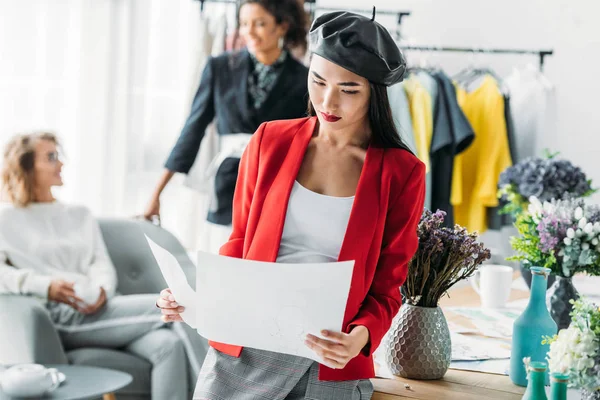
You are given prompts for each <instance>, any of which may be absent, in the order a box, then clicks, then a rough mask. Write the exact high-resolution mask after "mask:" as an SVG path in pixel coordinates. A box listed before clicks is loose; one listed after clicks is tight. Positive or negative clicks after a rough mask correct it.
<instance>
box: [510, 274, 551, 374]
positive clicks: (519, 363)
mask: <svg viewBox="0 0 600 400" xmlns="http://www.w3.org/2000/svg"><path fill="white" fill-rule="evenodd" d="M549 274H550V269H548V268H542V267H531V275H532V279H531V293H530V297H529V303H528V304H527V308H525V311H523V314H521V315H520V316H519V318H517V319H516V321H515V322H514V325H513V337H512V349H511V356H510V371H509V376H510V379H511V380H512V382H513V383H514V384H515V385H519V386H527V372H526V371H525V365H524V364H523V359H524V358H525V357H528V358H530V359H531V361H532V362H534V361H539V362H543V361H544V360H546V353H548V350H550V345H549V344H545V345H543V344H542V340H543V339H542V338H543V337H544V336H554V335H555V334H556V332H557V328H556V322H554V320H553V319H552V317H551V316H550V312H549V311H548V307H546V289H547V287H548V275H549ZM544 375H545V378H544V381H545V384H546V385H549V382H550V380H549V379H548V372H545V374H544Z"/></svg>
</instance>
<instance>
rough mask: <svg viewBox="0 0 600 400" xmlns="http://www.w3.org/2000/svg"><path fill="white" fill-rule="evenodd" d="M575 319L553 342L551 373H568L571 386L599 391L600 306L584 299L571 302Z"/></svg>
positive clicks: (549, 338)
mask: <svg viewBox="0 0 600 400" xmlns="http://www.w3.org/2000/svg"><path fill="white" fill-rule="evenodd" d="M571 303H572V304H573V311H571V318H572V322H571V325H569V327H568V328H567V329H563V330H561V331H560V332H559V333H558V335H554V336H553V337H546V338H544V341H543V344H548V343H549V344H550V351H549V352H548V367H549V369H550V372H553V373H560V374H566V375H569V385H570V386H572V387H575V388H579V389H585V390H588V391H590V392H594V391H596V390H600V307H598V306H596V305H594V304H592V303H589V302H586V301H584V300H582V299H579V300H577V301H571Z"/></svg>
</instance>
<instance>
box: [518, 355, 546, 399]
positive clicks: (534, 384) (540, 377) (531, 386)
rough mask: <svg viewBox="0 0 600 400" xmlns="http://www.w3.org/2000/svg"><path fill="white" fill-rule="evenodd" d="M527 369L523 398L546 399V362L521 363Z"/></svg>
mask: <svg viewBox="0 0 600 400" xmlns="http://www.w3.org/2000/svg"><path fill="white" fill-rule="evenodd" d="M523 366H524V367H525V368H526V369H527V371H528V377H529V382H528V383H527V390H525V393H524V394H523V400H548V397H547V396H546V388H545V386H546V374H547V372H546V369H547V367H546V363H545V362H538V361H532V362H530V363H529V365H527V366H525V365H523Z"/></svg>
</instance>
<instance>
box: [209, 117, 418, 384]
mask: <svg viewBox="0 0 600 400" xmlns="http://www.w3.org/2000/svg"><path fill="white" fill-rule="evenodd" d="M316 122H317V118H316V117H312V118H302V119H294V120H285V121H273V122H266V123H263V124H262V125H260V127H259V128H258V130H257V131H256V133H255V134H254V136H253V137H252V139H251V140H250V143H249V145H248V147H247V148H246V151H245V153H244V155H243V156H242V160H241V162H240V169H239V175H238V180H237V185H236V191H235V195H234V202H233V231H232V234H231V237H230V238H229V241H228V242H227V243H225V244H224V245H223V246H222V247H221V249H220V254H222V255H225V256H229V257H238V258H244V259H249V260H257V261H268V262H274V261H275V260H276V259H277V254H278V252H279V244H280V241H281V234H282V232H283V225H284V222H285V215H286V211H287V205H288V204H287V203H288V199H289V197H290V193H291V190H292V185H293V184H294V181H295V180H296V176H297V175H298V170H299V168H300V165H301V163H302V160H303V158H304V154H305V152H306V148H307V146H308V143H309V141H310V139H311V137H312V135H313V132H314V129H315V125H316ZM424 182H425V166H424V165H423V163H421V162H420V161H419V160H418V159H417V158H416V157H415V156H413V155H412V154H411V153H409V152H408V151H405V150H402V149H382V148H376V147H373V146H371V147H369V148H368V150H367V155H366V159H365V162H364V165H363V169H362V172H361V175H360V178H359V181H358V187H357V189H356V196H355V199H354V204H353V206H352V211H351V213H350V220H349V222H348V227H347V230H346V235H345V237H344V241H343V244H342V248H341V251H340V256H339V261H347V260H355V264H354V272H353V276H352V281H351V286H350V293H349V295H348V302H347V304H346V312H345V315H344V322H343V331H344V332H346V333H348V332H349V331H350V330H351V329H352V327H354V326H356V325H364V326H365V327H367V329H368V330H369V335H370V343H369V345H367V347H366V348H365V349H364V351H363V352H362V353H361V354H359V355H358V356H357V357H356V358H354V359H353V360H351V361H350V362H349V363H348V364H347V365H346V367H345V368H344V369H330V368H327V367H325V366H324V365H321V366H320V370H319V379H320V380H332V381H342V380H355V379H368V378H372V377H374V366H373V359H372V353H373V351H375V350H376V349H377V347H378V346H379V343H380V342H381V339H382V338H383V336H384V335H385V333H386V332H387V330H388V329H389V327H390V325H391V322H392V319H393V318H394V316H395V315H396V313H397V312H398V310H399V309H400V304H401V297H400V290H399V288H400V286H401V285H402V284H403V283H404V281H405V279H406V272H407V269H408V267H407V263H408V261H409V260H410V259H411V257H412V256H413V254H414V253H415V251H416V249H417V245H418V239H417V225H418V223H419V219H420V217H421V213H422V210H423V201H424V196H425V184H424ZM210 344H211V346H212V347H214V348H215V349H217V350H219V351H221V352H224V353H226V354H229V355H231V356H235V357H239V355H240V353H241V351H242V348H241V347H239V346H233V345H228V344H223V343H216V342H210Z"/></svg>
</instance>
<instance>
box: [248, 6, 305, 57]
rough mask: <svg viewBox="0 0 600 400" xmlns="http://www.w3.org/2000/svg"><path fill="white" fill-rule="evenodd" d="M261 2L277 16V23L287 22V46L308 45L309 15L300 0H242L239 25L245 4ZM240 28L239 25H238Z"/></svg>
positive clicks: (285, 39)
mask: <svg viewBox="0 0 600 400" xmlns="http://www.w3.org/2000/svg"><path fill="white" fill-rule="evenodd" d="M248 3H255V4H260V5H261V6H262V7H263V8H264V9H265V10H267V11H268V12H269V14H271V15H273V16H274V17H275V21H276V22H277V24H281V23H287V25H288V31H287V33H286V34H285V37H284V46H285V47H287V48H302V49H306V48H307V47H308V43H307V39H306V37H307V35H308V17H307V15H306V12H305V11H304V7H303V6H302V2H300V1H299V0H242V1H240V3H239V7H238V25H239V10H240V8H242V6H243V5H244V4H248ZM238 28H239V26H238Z"/></svg>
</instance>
